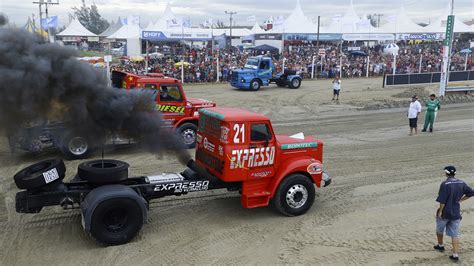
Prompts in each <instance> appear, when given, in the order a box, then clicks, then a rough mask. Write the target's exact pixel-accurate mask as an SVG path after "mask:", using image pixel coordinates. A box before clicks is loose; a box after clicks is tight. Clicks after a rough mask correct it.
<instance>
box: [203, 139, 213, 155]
mask: <svg viewBox="0 0 474 266" xmlns="http://www.w3.org/2000/svg"><path fill="white" fill-rule="evenodd" d="M215 147H216V145H214V144H212V143H211V142H210V141H208V140H207V138H206V137H204V149H206V150H208V151H210V152H214V149H215Z"/></svg>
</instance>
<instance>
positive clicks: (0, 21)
mask: <svg viewBox="0 0 474 266" xmlns="http://www.w3.org/2000/svg"><path fill="white" fill-rule="evenodd" d="M7 23H8V19H7V16H5V14H2V13H0V27H1V26H3V25H5V24H7Z"/></svg>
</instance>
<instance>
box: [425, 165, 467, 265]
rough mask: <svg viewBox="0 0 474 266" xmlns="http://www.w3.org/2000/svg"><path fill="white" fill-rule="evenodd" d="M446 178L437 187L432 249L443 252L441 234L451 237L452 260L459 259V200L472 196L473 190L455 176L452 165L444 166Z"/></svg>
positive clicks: (454, 169)
mask: <svg viewBox="0 0 474 266" xmlns="http://www.w3.org/2000/svg"><path fill="white" fill-rule="evenodd" d="M444 172H445V173H446V177H447V179H446V180H445V181H444V182H443V183H441V186H440V187H439V193H438V198H437V199H436V201H437V202H439V208H438V210H437V212H436V237H437V239H438V244H437V245H436V246H434V249H436V250H438V251H441V252H443V251H444V244H443V236H444V231H445V230H446V235H448V236H450V237H451V238H452V242H453V255H451V256H450V257H449V258H450V259H451V260H453V261H458V260H459V225H460V223H461V219H462V217H461V206H460V204H459V203H460V202H463V201H465V200H467V199H468V198H470V197H472V196H474V190H473V189H472V188H470V187H469V186H468V185H467V184H466V183H465V182H464V181H462V180H459V179H457V178H456V177H455V175H456V168H455V167H454V166H446V167H445V168H444Z"/></svg>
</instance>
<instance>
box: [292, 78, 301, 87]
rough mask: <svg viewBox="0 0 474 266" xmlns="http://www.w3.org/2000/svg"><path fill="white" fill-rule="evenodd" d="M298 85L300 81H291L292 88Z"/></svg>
mask: <svg viewBox="0 0 474 266" xmlns="http://www.w3.org/2000/svg"><path fill="white" fill-rule="evenodd" d="M299 85H300V81H299V80H298V79H294V80H293V87H298V86H299Z"/></svg>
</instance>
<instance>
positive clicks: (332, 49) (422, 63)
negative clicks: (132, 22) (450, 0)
mask: <svg viewBox="0 0 474 266" xmlns="http://www.w3.org/2000/svg"><path fill="white" fill-rule="evenodd" d="M398 46H399V48H400V49H399V53H398V56H397V59H396V73H400V74H402V73H419V72H420V71H421V73H427V72H439V71H441V66H442V43H441V42H421V43H417V44H409V43H406V42H399V43H398ZM468 46H469V43H468V42H455V43H454V45H453V54H452V57H451V65H450V70H451V71H461V70H464V67H465V54H461V53H460V50H462V49H464V48H466V47H468ZM383 48H384V46H383V45H373V46H370V47H368V46H364V45H363V43H353V42H350V43H348V42H344V43H343V44H342V47H341V43H340V42H339V43H330V42H321V43H320V44H319V46H318V45H316V44H287V45H285V48H284V50H283V52H282V53H280V54H270V53H266V54H267V55H271V56H272V57H273V60H274V65H275V67H276V71H277V72H279V71H281V70H282V68H283V65H284V67H285V68H287V69H292V70H296V71H297V73H299V74H300V75H302V76H303V78H311V74H312V70H314V76H315V77H318V78H333V77H335V76H337V75H339V73H340V71H342V73H341V74H342V77H343V78H358V77H365V76H367V75H368V76H380V75H383V74H384V73H392V72H393V69H392V67H393V62H394V60H393V56H392V55H391V54H386V53H384V52H383ZM154 49H156V51H162V50H163V49H164V48H163V46H162V47H154ZM183 49H184V52H183ZM321 49H324V50H325V56H318V51H319V50H321ZM164 50H166V51H169V52H168V53H155V54H157V55H158V56H157V57H150V60H149V61H148V72H155V73H163V74H165V75H166V76H170V77H175V78H178V79H181V66H180V62H181V60H182V59H183V60H184V62H185V67H184V82H186V83H188V82H214V81H216V79H217V75H219V80H221V81H227V80H229V79H230V74H231V71H232V69H235V68H240V67H243V66H244V65H245V62H246V60H247V58H248V57H249V56H254V55H259V54H262V52H257V51H254V50H251V49H245V50H239V49H235V48H234V49H220V50H219V51H218V50H216V49H214V51H213V50H212V49H211V48H210V47H202V48H196V47H193V48H189V47H181V46H179V45H178V44H177V45H174V46H171V47H170V46H166V49H164ZM354 51H357V52H354ZM151 54H152V55H153V53H151ZM183 55H184V58H183ZM313 56H316V57H315V60H314V68H313ZM217 58H218V59H219V60H217ZM367 63H368V66H367ZM217 64H219V67H217ZM145 66H146V64H145V61H139V62H132V61H130V60H121V63H120V64H117V65H114V66H113V68H114V69H118V70H123V71H126V72H130V73H137V74H140V73H144V72H145ZM471 66H473V62H472V61H471V60H470V59H468V64H467V69H470V68H471ZM367 72H368V74H367Z"/></svg>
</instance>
